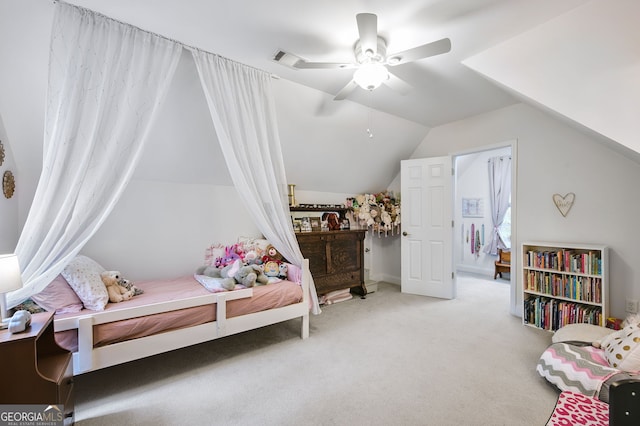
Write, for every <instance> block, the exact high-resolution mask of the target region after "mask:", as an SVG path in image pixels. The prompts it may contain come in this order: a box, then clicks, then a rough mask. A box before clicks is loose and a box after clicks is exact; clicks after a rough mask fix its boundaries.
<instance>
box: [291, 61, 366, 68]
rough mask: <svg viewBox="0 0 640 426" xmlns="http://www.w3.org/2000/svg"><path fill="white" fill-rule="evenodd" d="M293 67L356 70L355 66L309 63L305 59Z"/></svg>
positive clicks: (335, 63)
mask: <svg viewBox="0 0 640 426" xmlns="http://www.w3.org/2000/svg"><path fill="white" fill-rule="evenodd" d="M293 67H294V68H298V69H349V68H355V64H349V63H344V62H307V61H305V60H304V59H300V60H299V61H297V62H296V63H295V64H293Z"/></svg>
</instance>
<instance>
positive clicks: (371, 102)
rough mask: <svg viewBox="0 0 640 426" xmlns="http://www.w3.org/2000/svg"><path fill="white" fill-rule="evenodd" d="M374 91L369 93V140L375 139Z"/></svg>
mask: <svg viewBox="0 0 640 426" xmlns="http://www.w3.org/2000/svg"><path fill="white" fill-rule="evenodd" d="M372 100H373V91H372V90H370V91H369V126H368V127H367V134H369V139H373V108H372V105H373V101H372Z"/></svg>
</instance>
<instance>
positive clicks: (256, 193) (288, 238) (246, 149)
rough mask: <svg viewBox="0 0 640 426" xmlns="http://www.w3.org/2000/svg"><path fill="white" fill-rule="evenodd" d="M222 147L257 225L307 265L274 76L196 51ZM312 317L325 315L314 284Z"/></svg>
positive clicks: (285, 252)
mask: <svg viewBox="0 0 640 426" xmlns="http://www.w3.org/2000/svg"><path fill="white" fill-rule="evenodd" d="M192 53H193V58H194V60H195V62H196V67H197V69H198V74H199V76H200V82H201V83H202V87H203V89H204V92H205V96H206V99H207V104H208V105H209V111H210V112H211V118H212V120H213V124H214V127H215V129H216V134H217V136H218V140H219V141H220V147H221V148H222V153H223V155H224V158H225V160H226V163H227V167H228V168H229V170H230V171H231V177H232V180H233V183H234V185H235V187H236V189H237V191H238V193H239V195H240V198H241V199H242V200H243V202H244V204H245V206H246V207H247V210H249V212H250V214H251V216H252V217H253V219H254V221H255V224H256V226H257V227H258V229H260V231H261V232H262V233H263V235H264V236H265V238H266V239H267V240H269V241H270V242H271V243H272V244H273V245H274V247H276V249H277V250H279V251H280V252H281V253H282V255H283V256H284V257H285V258H287V259H288V260H289V261H290V262H293V263H294V264H297V265H299V266H300V265H302V261H303V256H302V252H301V251H300V247H299V246H298V241H297V240H296V237H295V233H294V231H293V226H292V224H291V218H290V216H289V209H288V207H287V206H288V199H287V178H286V176H285V171H284V162H283V159H282V149H281V146H280V138H279V136H278V128H277V120H276V113H275V104H274V100H273V94H272V92H271V76H270V75H269V74H268V73H266V72H264V71H260V70H256V69H254V68H250V67H248V66H246V65H242V64H239V63H236V62H233V61H230V60H228V59H225V58H222V57H220V56H217V55H213V54H211V53H208V52H203V51H200V50H195V49H194V50H192ZM310 294H311V298H312V302H313V303H312V313H314V314H317V313H320V307H319V304H318V296H317V294H316V291H315V286H314V285H313V281H312V282H311V288H310Z"/></svg>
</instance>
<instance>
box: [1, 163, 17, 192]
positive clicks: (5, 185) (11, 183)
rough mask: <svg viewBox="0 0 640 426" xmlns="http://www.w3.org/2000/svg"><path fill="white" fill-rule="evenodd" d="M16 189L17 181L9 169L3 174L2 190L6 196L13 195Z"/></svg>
mask: <svg viewBox="0 0 640 426" xmlns="http://www.w3.org/2000/svg"><path fill="white" fill-rule="evenodd" d="M15 189H16V181H15V179H14V178H13V173H11V172H10V171H9V170H7V171H6V172H4V175H2V192H3V193H4V196H5V197H6V198H11V197H13V191H15Z"/></svg>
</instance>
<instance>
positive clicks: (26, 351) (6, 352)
mask: <svg viewBox="0 0 640 426" xmlns="http://www.w3.org/2000/svg"><path fill="white" fill-rule="evenodd" d="M0 368H2V376H3V383H2V386H0V401H2V403H3V404H51V405H64V415H65V421H64V424H65V425H67V424H73V422H74V411H73V410H74V398H73V360H72V357H71V353H70V352H69V351H67V350H65V349H62V348H61V347H60V346H58V345H57V343H56V341H55V338H54V331H53V313H51V312H44V313H40V314H33V315H32V317H31V326H29V327H28V328H27V329H26V330H25V331H24V332H22V333H16V334H11V333H10V332H9V330H2V331H0Z"/></svg>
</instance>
